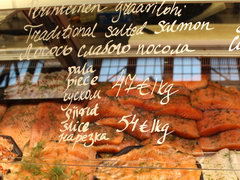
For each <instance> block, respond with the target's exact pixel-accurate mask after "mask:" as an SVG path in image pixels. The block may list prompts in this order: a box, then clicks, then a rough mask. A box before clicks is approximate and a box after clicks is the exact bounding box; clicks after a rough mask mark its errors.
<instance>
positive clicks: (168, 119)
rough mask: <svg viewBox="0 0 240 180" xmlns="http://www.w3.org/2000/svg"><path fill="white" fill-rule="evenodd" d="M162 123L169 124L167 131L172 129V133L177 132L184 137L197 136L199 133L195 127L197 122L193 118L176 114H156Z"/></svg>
mask: <svg viewBox="0 0 240 180" xmlns="http://www.w3.org/2000/svg"><path fill="white" fill-rule="evenodd" d="M156 119H157V120H159V121H160V122H161V123H163V124H167V123H168V124H169V131H174V132H173V133H174V134H177V135H179V136H181V137H184V138H191V139H194V138H198V137H199V133H198V129H197V123H196V121H195V120H190V119H184V118H180V117H176V116H157V117H156Z"/></svg>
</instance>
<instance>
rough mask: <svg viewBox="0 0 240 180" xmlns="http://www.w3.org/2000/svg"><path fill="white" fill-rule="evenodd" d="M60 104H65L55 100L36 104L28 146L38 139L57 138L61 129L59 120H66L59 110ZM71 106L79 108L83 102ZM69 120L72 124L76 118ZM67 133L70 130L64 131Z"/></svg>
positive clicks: (62, 112) (31, 145) (55, 139)
mask: <svg viewBox="0 0 240 180" xmlns="http://www.w3.org/2000/svg"><path fill="white" fill-rule="evenodd" d="M62 105H63V106H66V104H62V103H56V102H43V103H39V104H38V110H37V113H36V120H35V122H34V123H33V126H32V129H31V138H30V147H33V146H34V145H35V144H36V143H37V142H39V141H44V142H46V141H53V140H54V141H57V140H59V135H60V134H61V132H60V129H63V127H62V126H63V125H62V124H61V122H63V121H64V120H66V115H65V112H64V111H62V110H61V106H62ZM71 106H78V107H79V108H81V107H83V104H71ZM71 106H70V107H71ZM69 121H72V122H73V124H75V123H76V119H70V120H69ZM69 123H70V122H69ZM68 133H70V132H69V131H68V132H65V134H68Z"/></svg>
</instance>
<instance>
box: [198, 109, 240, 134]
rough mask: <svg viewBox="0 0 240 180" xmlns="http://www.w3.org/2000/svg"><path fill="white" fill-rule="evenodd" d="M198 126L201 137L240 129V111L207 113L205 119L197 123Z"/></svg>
mask: <svg viewBox="0 0 240 180" xmlns="http://www.w3.org/2000/svg"><path fill="white" fill-rule="evenodd" d="M197 126H198V130H199V134H200V135H201V136H210V135H213V134H216V133H218V132H221V131H225V130H230V129H237V128H240V111H236V110H212V111H205V112H204V113H203V119H201V120H200V121H197Z"/></svg>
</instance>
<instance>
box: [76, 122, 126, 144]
mask: <svg viewBox="0 0 240 180" xmlns="http://www.w3.org/2000/svg"><path fill="white" fill-rule="evenodd" d="M96 133H101V134H103V133H106V137H107V138H108V139H107V140H106V139H102V140H100V141H95V142H94V145H102V144H110V145H119V144H121V143H122V141H123V138H124V134H123V133H121V132H116V129H114V128H111V127H108V126H97V125H96V124H91V125H90V126H89V129H88V130H87V131H86V132H78V133H77V134H79V135H82V136H84V135H86V136H88V138H86V140H85V141H82V142H81V141H80V143H87V144H91V143H92V140H91V139H95V136H96ZM90 134H92V135H93V137H90V136H89V135H90Z"/></svg>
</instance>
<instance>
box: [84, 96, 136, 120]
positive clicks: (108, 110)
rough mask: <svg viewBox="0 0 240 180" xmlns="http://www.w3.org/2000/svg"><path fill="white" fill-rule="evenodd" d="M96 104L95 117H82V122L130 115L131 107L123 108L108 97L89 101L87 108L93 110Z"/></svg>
mask: <svg viewBox="0 0 240 180" xmlns="http://www.w3.org/2000/svg"><path fill="white" fill-rule="evenodd" d="M96 104H98V107H99V108H98V110H97V113H98V115H97V116H83V117H82V120H81V121H82V122H95V121H97V120H98V119H101V118H104V117H122V116H125V115H129V114H132V111H133V109H134V107H133V106H131V105H130V106H123V105H122V104H120V103H119V102H118V101H117V100H115V99H114V98H110V97H107V96H105V97H102V98H101V100H97V99H93V100H91V101H89V103H88V105H87V106H88V107H90V108H93V107H94V106H95V105H96Z"/></svg>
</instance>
